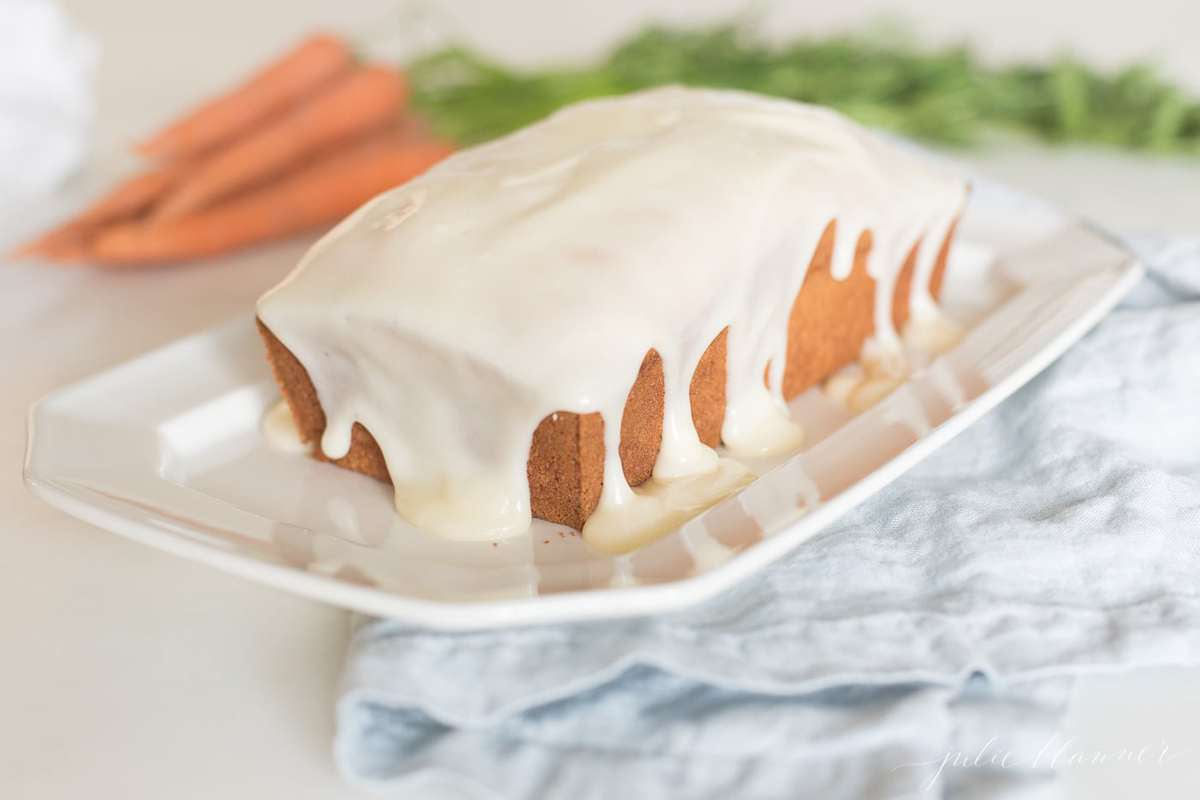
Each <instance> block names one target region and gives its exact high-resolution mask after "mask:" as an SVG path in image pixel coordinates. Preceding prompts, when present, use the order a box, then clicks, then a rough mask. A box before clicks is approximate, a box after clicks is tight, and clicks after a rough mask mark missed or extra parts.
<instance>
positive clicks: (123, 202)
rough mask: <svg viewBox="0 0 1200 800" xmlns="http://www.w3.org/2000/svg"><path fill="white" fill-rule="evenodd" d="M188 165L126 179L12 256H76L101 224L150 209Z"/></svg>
mask: <svg viewBox="0 0 1200 800" xmlns="http://www.w3.org/2000/svg"><path fill="white" fill-rule="evenodd" d="M186 169H187V167H186V165H184V164H182V163H174V164H167V165H165V166H162V167H157V168H154V169H150V170H147V171H146V172H143V173H141V174H140V175H135V176H134V177H132V178H129V179H128V180H125V181H122V182H121V183H119V184H117V187H116V188H115V189H112V190H111V191H109V192H107V193H106V194H104V195H101V197H100V198H99V199H98V200H96V201H94V202H93V203H92V204H91V205H89V206H88V207H86V208H85V209H84V210H83V211H81V212H79V213H78V214H76V215H75V216H74V217H72V218H71V219H69V220H67V221H66V222H65V223H63V224H61V225H59V226H58V227H56V228H54V229H52V230H50V231H47V232H46V233H44V234H42V235H41V236H39V237H38V238H37V239H34V240H33V241H31V242H27V243H25V244H23V245H20V246H19V247H17V248H16V250H14V251H13V252H12V253H11V256H12V257H14V258H26V257H29V256H42V257H45V258H50V259H66V260H72V258H73V257H74V256H77V255H79V254H80V253H81V252H82V251H83V250H84V246H85V242H86V240H87V237H88V236H89V235H90V234H91V233H93V232H94V231H95V230H96V228H97V227H99V226H101V225H104V224H107V223H110V222H118V221H124V220H127V219H132V218H133V217H136V216H138V215H139V214H141V213H142V212H144V211H146V209H148V208H149V207H150V205H151V204H152V203H154V202H155V201H156V200H158V198H159V197H161V196H162V195H164V194H166V193H167V191H168V190H170V188H171V187H172V186H173V185H174V184H175V182H176V181H177V180H179V176H180V175H181V174H182V173H183V172H184V171H185V170H186Z"/></svg>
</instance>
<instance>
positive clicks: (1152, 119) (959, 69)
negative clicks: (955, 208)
mask: <svg viewBox="0 0 1200 800" xmlns="http://www.w3.org/2000/svg"><path fill="white" fill-rule="evenodd" d="M410 72H411V77H412V81H413V84H414V89H415V96H414V105H415V106H417V107H418V108H420V109H421V110H422V111H423V112H424V113H425V114H426V116H428V117H429V118H430V119H431V120H432V121H433V123H434V126H435V128H436V129H437V130H438V132H439V133H442V134H444V135H448V136H451V137H453V138H455V139H457V140H458V141H460V142H462V143H464V144H470V143H475V142H479V141H485V140H487V139H491V138H494V137H496V136H498V135H500V134H503V133H507V132H509V131H511V130H515V129H516V128H519V127H522V126H524V125H526V124H528V123H530V122H533V121H534V120H537V119H540V118H541V117H544V116H545V115H546V114H548V113H549V112H550V111H553V110H554V109H556V108H559V107H560V106H563V105H567V104H569V103H572V102H575V101H577V100H581V99H585V98H589V97H595V96H600V95H609V94H619V93H624V92H629V91H634V90H637V89H642V88H646V87H649V86H655V85H659V84H664V83H678V84H685V85H691V86H711V87H720V88H736V89H745V90H749V91H754V92H760V93H762V94H768V95H775V96H779V97H786V98H791V99H793V100H801V101H804V102H808V103H819V104H822V105H828V106H832V107H834V108H836V109H838V110H840V111H842V112H844V113H846V114H848V115H849V116H851V117H853V118H855V119H857V120H858V121H859V122H863V123H865V124H867V125H872V126H876V127H880V128H885V129H889V130H893V131H896V132H898V133H901V134H904V135H908V136H913V137H915V138H919V139H924V140H927V141H931V142H935V143H941V144H949V145H969V144H974V143H977V142H978V141H979V140H980V139H981V138H982V137H984V136H985V134H986V135H990V134H995V133H998V132H1007V133H1015V134H1018V135H1025V136H1032V137H1035V138H1038V139H1043V140H1047V141H1052V142H1089V143H1095V144H1101V145H1107V146H1113V147H1121V148H1128V149H1137V150H1146V151H1153V152H1161V153H1196V152H1200V101H1197V99H1196V98H1194V97H1189V96H1187V95H1186V94H1185V93H1183V92H1182V91H1181V90H1180V89H1178V88H1176V87H1175V86H1172V85H1171V84H1169V83H1167V82H1165V81H1164V80H1162V79H1161V78H1160V77H1158V75H1157V74H1156V72H1155V71H1154V69H1153V68H1151V67H1149V66H1147V65H1144V64H1141V65H1134V66H1130V67H1128V68H1126V69H1124V70H1121V71H1119V72H1116V73H1113V74H1103V73H1101V72H1098V71H1096V70H1094V69H1091V68H1089V67H1087V66H1085V65H1084V64H1082V63H1081V62H1079V61H1077V60H1075V59H1072V58H1067V57H1063V58H1060V59H1058V60H1056V61H1054V62H1053V63H1049V64H1044V65H1032V64H1017V65H1010V66H1003V67H994V66H987V65H984V64H982V63H981V62H980V61H979V60H978V59H977V58H976V57H975V55H974V54H973V53H972V52H971V50H970V49H968V48H966V47H951V48H945V49H940V50H926V49H922V48H920V47H918V46H916V45H914V44H913V43H912V40H911V39H910V38H909V37H907V36H905V35H904V34H903V32H899V31H896V30H894V29H888V30H882V29H881V30H878V31H876V32H873V33H870V34H860V35H847V36H835V37H830V38H823V39H797V40H794V41H791V42H786V43H782V44H766V43H764V42H762V41H760V40H758V39H756V38H755V37H753V36H751V35H749V34H748V33H747V32H746V31H745V30H743V29H741V28H738V27H735V26H730V25H726V26H720V27H715V28H709V29H702V30H690V31H683V30H668V29H661V28H652V29H648V30H646V31H644V32H642V33H640V34H638V35H636V36H634V37H633V38H631V39H629V40H628V41H626V42H624V43H623V44H621V45H620V46H618V47H617V48H616V49H615V50H614V51H613V52H612V54H611V55H610V56H609V57H608V58H607V59H606V60H604V61H602V62H600V63H597V64H594V65H591V66H584V67H577V68H564V69H545V70H540V71H518V70H513V69H509V68H506V67H503V66H500V65H499V64H496V63H493V62H491V61H489V60H488V59H486V58H484V57H482V56H480V55H478V54H476V53H473V52H471V51H469V50H465V49H461V48H449V49H446V50H443V51H441V52H438V53H434V54H432V55H430V56H427V57H425V58H422V59H420V60H419V61H417V62H415V63H413V64H412V65H410Z"/></svg>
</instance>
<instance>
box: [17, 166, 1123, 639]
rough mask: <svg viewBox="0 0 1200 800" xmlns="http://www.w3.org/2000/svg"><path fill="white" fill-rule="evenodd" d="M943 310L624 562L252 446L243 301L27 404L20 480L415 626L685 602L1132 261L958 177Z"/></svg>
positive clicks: (1096, 307) (1095, 238) (820, 513)
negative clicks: (397, 495)
mask: <svg viewBox="0 0 1200 800" xmlns="http://www.w3.org/2000/svg"><path fill="white" fill-rule="evenodd" d="M959 242H960V243H959V245H958V246H957V248H956V250H955V254H954V258H953V261H952V263H951V265H950V269H949V270H948V279H947V284H946V287H945V290H944V303H945V306H946V308H947V310H948V311H949V313H950V314H951V315H952V316H954V317H956V318H957V319H959V320H960V321H965V322H967V323H968V325H969V332H968V334H967V336H966V337H965V338H964V339H963V341H962V342H961V343H960V344H959V345H958V346H957V347H956V348H955V349H954V350H952V351H951V352H949V353H947V354H946V355H944V356H942V357H940V358H938V359H937V360H936V361H934V362H933V363H932V364H931V365H930V366H929V367H927V368H925V369H923V370H921V371H919V372H917V373H916V374H915V375H914V376H913V377H912V378H911V379H910V380H909V381H908V382H907V383H906V384H905V385H903V386H902V387H901V388H899V389H898V390H897V391H895V392H894V393H893V394H891V395H890V396H889V397H888V398H886V399H885V400H884V401H883V402H881V403H880V404H879V405H877V406H875V407H874V408H872V409H870V410H869V411H867V412H865V413H863V414H861V415H859V416H857V417H853V418H851V417H849V415H847V414H846V413H845V412H844V411H841V410H840V409H838V408H837V407H836V406H835V405H834V404H832V403H831V402H829V401H827V400H826V399H825V398H824V397H823V396H822V395H821V394H820V393H818V392H816V391H813V392H810V393H809V394H807V395H805V396H803V397H801V398H799V399H798V400H797V402H796V404H795V410H796V413H797V414H798V415H799V416H800V417H801V418H802V421H803V422H804V423H805V424H806V427H807V429H808V430H809V432H810V435H811V437H812V442H811V444H810V445H809V446H808V448H807V449H806V450H805V451H804V452H803V453H801V454H799V455H797V456H795V457H793V458H791V459H789V460H787V461H786V462H784V463H783V464H781V465H780V466H778V467H776V468H775V469H773V470H772V471H770V472H768V473H767V474H765V475H764V476H763V477H761V478H759V479H758V480H756V481H755V482H754V483H752V484H751V485H750V486H748V487H747V488H746V489H744V490H743V491H742V492H741V493H739V494H738V495H735V496H733V497H731V498H728V499H727V500H725V501H724V502H722V503H720V504H719V505H717V506H715V507H713V508H712V509H710V510H709V511H707V512H705V513H704V514H702V515H700V516H699V517H696V518H695V519H693V520H691V521H690V522H689V523H687V524H686V525H685V526H683V527H682V528H681V529H680V530H678V531H677V532H675V533H673V534H671V535H669V536H667V537H665V538H664V539H662V540H660V541H658V542H655V543H654V544H651V545H648V546H646V547H644V548H642V549H641V550H638V551H636V552H635V553H633V554H631V555H629V556H622V557H618V558H614V557H611V556H607V555H603V554H599V553H595V552H592V551H590V550H589V549H588V548H587V547H586V546H585V545H584V544H583V542H582V541H581V540H580V538H579V537H578V535H576V534H575V533H574V532H572V531H569V530H567V529H565V528H563V527H562V526H558V525H552V524H550V523H545V522H541V521H536V522H535V526H534V529H533V531H532V532H531V534H530V536H528V537H523V538H518V539H514V540H508V541H503V542H498V543H492V542H449V541H444V540H440V539H437V538H434V537H432V536H429V535H426V534H424V533H422V532H420V531H418V530H416V529H413V528H412V527H410V526H408V525H406V524H404V523H403V522H401V521H400V520H399V519H398V518H397V517H396V515H395V513H394V511H393V509H392V505H391V497H390V491H389V488H388V487H386V486H384V485H383V484H380V483H378V482H376V481H374V480H372V479H370V478H366V477H363V476H360V475H356V474H353V473H350V472H347V471H344V470H341V469H337V468H335V467H332V466H329V465H326V464H321V463H318V462H316V461H313V460H311V459H309V458H307V457H304V456H298V455H289V454H285V453H281V452H278V451H276V450H273V449H271V448H269V447H268V446H267V445H266V443H265V442H264V440H263V438H262V435H261V433H260V430H259V425H260V421H261V419H262V416H263V414H264V413H265V411H266V410H267V409H268V408H269V407H270V406H271V405H272V404H273V403H274V402H275V401H276V400H277V392H276V389H275V387H274V384H273V383H272V381H271V377H270V374H269V372H268V369H267V366H266V362H265V361H264V359H263V355H262V351H261V347H260V343H259V341H258V337H257V335H256V333H255V331H254V326H253V319H252V317H251V316H249V315H247V316H246V317H245V318H243V319H238V320H236V321H234V322H232V323H229V324H227V325H225V326H222V327H220V328H217V329H214V330H211V331H207V332H204V333H200V334H197V335H195V336H192V337H189V338H187V339H183V340H181V341H179V342H176V343H175V344H172V345H169V346H167V347H165V348H163V349H161V350H157V351H155V352H152V353H149V354H147V355H145V356H142V357H141V358H138V359H136V360H134V361H132V362H130V363H128V364H125V365H123V366H120V367H117V368H116V369H113V370H110V371H108V372H105V373H103V374H101V375H98V376H96V377H94V378H91V379H90V380H87V381H84V382H82V383H79V384H76V385H74V386H69V387H67V388H65V389H61V390H59V391H58V392H55V393H54V394H52V395H50V396H49V397H47V398H45V399H44V400H42V401H41V402H40V403H38V404H37V405H36V406H35V407H34V408H33V410H32V412H31V414H30V423H29V446H28V451H27V454H26V461H25V479H26V481H27V482H28V484H29V486H30V488H31V489H32V490H33V491H34V492H35V493H37V494H38V495H39V496H41V497H42V498H43V499H45V500H46V501H47V502H49V503H51V504H53V505H55V506H58V507H59V508H61V509H63V510H64V511H66V512H68V513H70V514H73V515H74V516H76V517H79V518H80V519H83V520H86V521H88V522H91V523H93V524H95V525H98V526H100V527H103V528H107V529H109V530H112V531H114V532H116V533H119V534H122V535H124V536H128V537H129V538H131V539H136V540H138V541H141V542H145V543H146V544H150V545H154V546H155V547H160V548H162V549H164V550H167V551H170V552H172V553H176V554H178V555H181V556H185V557H188V558H193V559H196V560H198V561H202V562H205V563H208V564H212V565H213V566H216V567H219V568H221V569H224V570H228V571H229V572H233V573H236V574H239V575H244V576H246V577H248V578H253V579H255V580H260V581H262V582H263V583H267V584H270V585H273V586H278V587H280V588H283V589H288V590H290V591H294V592H298V593H300V594H305V595H309V596H311V597H315V598H319V599H322V600H326V601H328V602H331V603H336V604H338V605H343V606H347V607H349V608H354V609H358V610H360V611H364V612H368V613H371V614H379V615H386V616H391V617H396V618H399V619H402V620H405V621H408V622H411V623H414V624H417V625H422V626H427V627H431V628H442V629H469V628H482V627H490V626H500V625H514V624H527V623H546V622H558V621H565V620H579V619H589V618H596V617H605V616H618V615H633V614H646V613H653V612H661V611H666V610H670V609H678V608H681V607H684V606H688V605H691V604H694V603H698V602H700V601H702V600H704V599H706V598H708V597H711V596H712V595H714V594H716V593H717V592H719V591H721V590H722V589H725V588H726V587H729V586H730V585H732V584H734V583H736V582H737V581H739V580H743V579H745V578H747V577H748V576H751V575H753V574H754V573H755V572H757V571H758V570H761V569H762V568H764V567H765V566H767V565H768V564H770V563H771V562H772V561H774V560H776V559H778V558H779V557H780V556H782V555H784V554H785V553H787V552H788V551H789V550H791V549H793V548H795V547H797V546H800V545H801V544H802V543H803V542H804V541H805V540H806V539H808V538H809V537H811V536H812V535H813V534H815V533H816V532H818V531H819V530H821V528H822V527H823V526H825V525H827V524H828V523H829V522H830V521H832V520H834V519H836V518H837V517H839V516H841V515H842V514H845V513H846V512H847V511H848V510H850V509H852V508H853V507H854V506H856V505H857V504H859V503H861V502H863V501H864V500H866V499H868V498H869V497H871V495H873V494H874V493H875V492H877V491H879V490H880V489H881V488H882V487H884V486H885V485H887V484H888V483H889V482H891V481H892V480H894V479H895V478H896V477H898V476H899V475H901V474H903V473H904V472H905V471H906V470H908V469H909V468H911V467H912V466H913V465H915V464H916V463H918V462H919V461H920V460H921V459H923V458H925V457H926V456H928V455H929V454H930V453H932V452H933V451H934V450H936V449H937V448H938V447H940V446H942V445H943V444H945V443H946V442H947V441H949V440H950V439H951V438H952V437H953V436H954V435H955V434H957V433H958V432H959V431H961V430H963V429H964V428H965V427H966V426H967V425H969V424H971V423H972V422H973V421H975V420H977V419H979V417H980V416H982V415H983V414H984V413H985V412H987V411H988V410H989V409H990V408H992V407H993V406H995V405H996V404H997V403H998V402H1000V401H1001V400H1003V399H1004V398H1005V397H1007V396H1008V395H1009V394H1011V393H1012V392H1013V391H1014V390H1016V389H1017V388H1018V387H1020V386H1021V385H1022V384H1024V383H1025V382H1026V381H1028V380H1029V379H1030V378H1032V377H1033V376H1034V375H1036V374H1037V373H1038V372H1039V371H1040V370H1042V369H1043V368H1045V367H1046V366H1047V365H1048V364H1049V363H1050V362H1051V361H1053V360H1054V359H1055V358H1056V357H1057V356H1058V355H1060V354H1061V353H1062V352H1063V351H1064V350H1065V349H1066V348H1067V347H1069V346H1070V345H1071V344H1072V343H1073V342H1075V341H1076V340H1077V339H1079V337H1080V336H1082V335H1083V334H1084V333H1085V332H1086V331H1087V330H1088V329H1089V328H1090V327H1091V326H1092V325H1094V324H1095V323H1096V322H1097V321H1098V320H1099V319H1100V318H1101V317H1102V316H1103V315H1104V314H1105V313H1106V312H1107V311H1108V310H1109V309H1110V308H1112V306H1113V305H1114V304H1115V303H1116V302H1117V301H1118V300H1119V299H1120V297H1121V296H1122V295H1123V294H1124V293H1125V292H1126V291H1127V290H1128V289H1129V288H1130V287H1132V286H1133V284H1134V283H1135V282H1136V281H1137V280H1138V278H1139V277H1140V276H1141V273H1142V270H1141V267H1140V266H1139V265H1138V264H1137V263H1136V262H1135V261H1134V259H1133V258H1132V257H1131V256H1130V255H1129V254H1128V253H1126V252H1124V251H1123V250H1121V249H1120V248H1119V247H1117V246H1116V245H1114V244H1113V243H1111V242H1110V241H1109V240H1108V239H1107V238H1106V237H1104V236H1103V235H1101V234H1099V233H1097V232H1095V231H1092V230H1089V229H1088V228H1086V227H1084V226H1082V225H1080V224H1077V223H1075V222H1072V221H1070V220H1067V219H1065V218H1063V217H1062V216H1060V215H1059V214H1057V213H1056V212H1054V211H1053V210H1052V209H1050V208H1048V207H1045V206H1043V205H1042V204H1040V203H1037V202H1036V201H1032V200H1029V199H1028V198H1025V197H1022V196H1020V195H1017V194H1015V193H1012V192H1009V191H1007V190H1004V189H1002V188H1000V187H997V186H994V185H990V184H987V183H985V182H983V183H976V185H975V191H974V193H973V197H972V201H971V204H970V208H969V210H968V213H967V216H966V217H965V218H964V220H963V222H962V224H961V226H960V232H959Z"/></svg>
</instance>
